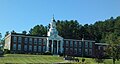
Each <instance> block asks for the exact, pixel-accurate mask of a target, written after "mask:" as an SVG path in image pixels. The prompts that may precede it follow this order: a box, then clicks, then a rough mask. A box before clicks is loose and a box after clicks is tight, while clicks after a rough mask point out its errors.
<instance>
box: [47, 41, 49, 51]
mask: <svg viewBox="0 0 120 64" xmlns="http://www.w3.org/2000/svg"><path fill="white" fill-rule="evenodd" d="M48 51H49V39H48V40H47V52H48Z"/></svg>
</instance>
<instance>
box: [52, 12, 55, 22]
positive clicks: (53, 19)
mask: <svg viewBox="0 0 120 64" xmlns="http://www.w3.org/2000/svg"><path fill="white" fill-rule="evenodd" d="M52 22H55V18H54V14H53V17H52Z"/></svg>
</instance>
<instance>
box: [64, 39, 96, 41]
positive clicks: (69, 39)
mask: <svg viewBox="0 0 120 64" xmlns="http://www.w3.org/2000/svg"><path fill="white" fill-rule="evenodd" d="M64 40H71V41H82V40H76V39H64ZM84 41H88V42H95V41H93V40H84Z"/></svg>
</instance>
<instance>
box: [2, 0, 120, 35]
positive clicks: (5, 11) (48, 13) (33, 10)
mask: <svg viewBox="0 0 120 64" xmlns="http://www.w3.org/2000/svg"><path fill="white" fill-rule="evenodd" d="M119 3H120V0H0V33H2V36H3V37H4V34H5V33H6V31H9V32H11V31H12V30H15V31H16V32H19V33H20V32H22V31H23V30H26V31H27V32H28V31H29V30H30V29H31V28H33V27H34V26H35V25H38V24H39V25H40V24H42V25H44V26H46V25H48V24H49V23H50V22H51V19H52V17H53V14H54V17H55V20H77V21H78V22H79V23H80V24H82V25H84V24H94V23H95V22H96V21H100V20H105V19H109V18H110V17H114V18H115V17H117V16H120V4H119Z"/></svg>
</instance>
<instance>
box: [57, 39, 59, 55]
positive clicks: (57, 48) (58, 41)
mask: <svg viewBox="0 0 120 64" xmlns="http://www.w3.org/2000/svg"><path fill="white" fill-rule="evenodd" d="M58 45H59V40H57V54H58V48H59V47H58Z"/></svg>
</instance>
